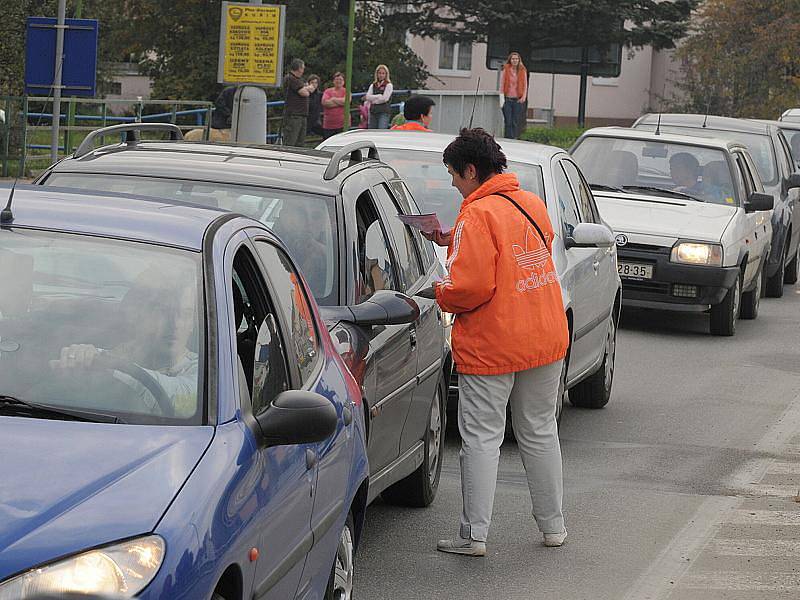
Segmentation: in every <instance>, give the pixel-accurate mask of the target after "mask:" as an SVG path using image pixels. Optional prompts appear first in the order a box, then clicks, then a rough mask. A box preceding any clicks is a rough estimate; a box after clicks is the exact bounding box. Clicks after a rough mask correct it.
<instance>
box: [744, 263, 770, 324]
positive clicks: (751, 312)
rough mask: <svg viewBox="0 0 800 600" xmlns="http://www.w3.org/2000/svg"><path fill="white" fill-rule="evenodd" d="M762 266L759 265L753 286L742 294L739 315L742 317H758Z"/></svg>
mask: <svg viewBox="0 0 800 600" xmlns="http://www.w3.org/2000/svg"><path fill="white" fill-rule="evenodd" d="M763 273H764V267H763V266H762V267H759V269H758V275H757V276H756V283H755V287H754V288H753V289H752V290H750V291H749V292H745V293H743V294H742V309H741V312H740V313H739V316H740V317H741V318H742V319H755V318H756V317H758V305H759V301H760V300H761V280H762V279H763Z"/></svg>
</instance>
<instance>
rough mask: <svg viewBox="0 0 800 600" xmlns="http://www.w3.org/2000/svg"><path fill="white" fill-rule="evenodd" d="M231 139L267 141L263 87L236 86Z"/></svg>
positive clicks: (256, 0) (251, 141) (255, 2)
mask: <svg viewBox="0 0 800 600" xmlns="http://www.w3.org/2000/svg"><path fill="white" fill-rule="evenodd" d="M250 4H261V0H250ZM231 139H232V140H233V141H234V142H243V143H248V144H265V143H266V142H267V92H266V90H264V88H262V87H259V86H256V85H239V86H237V87H236V93H235V94H234V96H233V115H232V117H231Z"/></svg>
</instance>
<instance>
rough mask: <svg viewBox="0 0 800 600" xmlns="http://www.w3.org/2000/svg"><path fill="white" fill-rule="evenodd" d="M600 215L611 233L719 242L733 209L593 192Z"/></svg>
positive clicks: (641, 196)
mask: <svg viewBox="0 0 800 600" xmlns="http://www.w3.org/2000/svg"><path fill="white" fill-rule="evenodd" d="M593 194H594V197H595V200H596V202H597V208H598V209H599V210H600V215H601V216H602V217H603V219H604V220H605V221H606V222H607V223H608V224H609V226H610V227H611V228H612V229H613V230H614V233H641V234H645V235H653V236H660V237H664V238H670V239H674V240H677V239H681V238H682V239H696V240H707V241H719V240H720V239H721V238H722V234H723V233H724V231H725V228H726V227H727V226H728V223H730V222H731V219H733V217H734V215H735V214H736V208H735V207H733V206H723V205H721V204H712V203H709V202H695V201H693V200H687V201H683V200H681V199H679V198H658V197H655V196H644V195H638V194H610V193H607V192H598V191H594V192H593Z"/></svg>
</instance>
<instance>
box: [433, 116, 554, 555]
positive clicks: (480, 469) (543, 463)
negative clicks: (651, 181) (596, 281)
mask: <svg viewBox="0 0 800 600" xmlns="http://www.w3.org/2000/svg"><path fill="white" fill-rule="evenodd" d="M444 163H445V165H446V166H447V170H448V171H449V172H450V174H451V176H452V178H453V186H454V187H455V188H457V189H458V191H459V192H461V195H462V196H463V197H464V202H463V203H462V205H461V210H460V212H459V214H458V218H457V220H456V224H455V227H454V228H453V230H452V232H448V233H441V232H438V233H437V234H435V235H433V236H431V237H432V238H434V239H435V241H437V243H440V244H442V245H445V244H446V245H448V256H447V271H448V273H447V277H446V278H445V279H444V281H442V282H441V283H439V284H437V285H435V286H434V289H433V292H434V294H435V297H436V300H437V302H438V303H439V306H440V307H441V309H442V310H444V311H447V312H450V313H453V314H455V316H456V318H455V324H454V325H453V332H452V344H453V357H454V361H455V363H456V368H457V370H458V374H459V378H458V383H459V406H458V427H459V431H460V432H461V440H462V442H461V453H460V459H461V489H462V495H463V512H462V515H461V529H460V532H459V536H458V537H457V538H455V539H452V540H441V541H440V542H439V544H438V549H439V550H441V551H442V552H452V553H456V554H467V555H471V556H484V555H485V553H486V537H487V534H488V532H489V523H490V521H491V516H492V506H493V503H494V493H495V486H496V481H497V465H498V461H499V458H500V445H501V444H502V442H503V436H504V432H505V422H506V407H507V405H508V403H509V402H510V403H511V412H512V414H513V417H514V420H513V426H514V434H515V436H516V438H517V444H518V447H519V451H520V454H521V455H522V462H523V465H524V467H525V473H526V475H527V478H528V486H529V488H530V492H531V499H532V501H533V516H534V518H535V519H536V522H537V524H538V526H539V530H540V531H541V532H542V534H543V536H544V545H545V546H560V545H561V544H562V543H563V542H564V539H565V538H566V536H567V531H566V529H565V527H564V516H563V513H562V510H561V502H562V494H563V483H562V471H561V448H560V446H559V440H558V427H557V425H556V402H557V401H558V400H559V399H558V398H557V396H558V390H559V381H560V378H561V376H562V365H563V361H564V357H565V355H566V352H567V345H568V340H569V334H568V328H567V319H566V315H565V314H564V305H563V300H562V297H561V286H560V284H559V281H558V275H557V274H556V268H555V265H554V264H553V259H552V257H551V255H550V252H551V247H552V241H553V236H554V233H553V227H552V225H551V224H550V219H549V218H548V216H547V209H546V207H545V205H544V202H543V201H542V200H541V199H540V198H539V197H538V196H536V195H535V194H533V193H531V192H526V191H524V190H521V189H520V187H519V181H518V180H517V176H516V175H514V174H513V173H503V171H504V170H505V167H506V157H505V155H504V154H503V152H502V151H501V149H500V146H499V145H498V144H497V142H496V141H495V140H494V138H493V137H492V136H491V135H489V134H488V133H486V132H485V131H483V130H482V129H472V130H467V129H463V130H462V131H461V134H460V135H459V136H458V137H457V138H456V139H455V141H453V142H452V143H451V144H450V145H449V146H448V147H447V148H446V149H445V151H444Z"/></svg>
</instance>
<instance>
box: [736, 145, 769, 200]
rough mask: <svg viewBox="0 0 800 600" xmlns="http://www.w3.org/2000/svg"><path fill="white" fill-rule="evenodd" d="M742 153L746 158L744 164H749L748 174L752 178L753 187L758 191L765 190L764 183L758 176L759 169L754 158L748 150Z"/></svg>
mask: <svg viewBox="0 0 800 600" xmlns="http://www.w3.org/2000/svg"><path fill="white" fill-rule="evenodd" d="M741 154H742V158H743V159H744V164H745V165H746V166H747V174H748V176H749V178H750V183H751V184H752V186H753V189H754V190H755V191H756V192H763V191H764V184H762V183H761V178H760V177H759V176H758V169H757V168H756V166H755V164H754V163H753V159H752V158H751V157H750V155H749V154H747V152H742V153H741Z"/></svg>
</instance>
